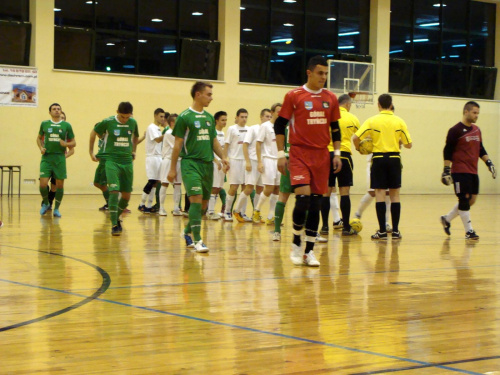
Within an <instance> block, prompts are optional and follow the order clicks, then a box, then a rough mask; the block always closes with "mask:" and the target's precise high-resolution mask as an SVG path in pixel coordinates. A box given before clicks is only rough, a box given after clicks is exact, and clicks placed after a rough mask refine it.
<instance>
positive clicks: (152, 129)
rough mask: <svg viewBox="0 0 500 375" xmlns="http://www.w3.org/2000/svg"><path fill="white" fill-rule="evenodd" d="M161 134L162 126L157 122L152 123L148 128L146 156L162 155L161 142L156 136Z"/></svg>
mask: <svg viewBox="0 0 500 375" xmlns="http://www.w3.org/2000/svg"><path fill="white" fill-rule="evenodd" d="M160 136H161V128H160V127H159V126H158V125H156V124H151V125H149V126H148V128H147V129H146V156H161V143H158V142H156V141H155V138H158V137H160Z"/></svg>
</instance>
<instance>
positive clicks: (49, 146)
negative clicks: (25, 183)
mask: <svg viewBox="0 0 500 375" xmlns="http://www.w3.org/2000/svg"><path fill="white" fill-rule="evenodd" d="M49 113H50V117H52V119H51V120H47V121H43V122H42V124H41V125H40V131H39V132H38V137H37V139H36V143H37V145H38V148H39V149H40V152H41V153H42V161H41V162H40V194H41V195H42V199H43V203H42V208H41V209H40V215H45V213H46V212H47V210H48V209H49V208H50V204H49V199H48V196H49V193H48V189H47V186H48V184H49V180H50V177H51V176H52V175H54V177H55V179H56V187H57V190H56V196H55V199H56V204H55V208H54V213H53V214H54V216H55V217H61V213H60V212H59V206H60V205H61V200H62V198H63V196H64V180H65V179H66V177H67V174H66V155H65V152H66V147H69V148H73V147H75V146H76V141H75V135H74V134H73V129H72V128H71V125H70V124H69V123H68V122H66V121H62V120H61V114H62V110H61V106H60V105H59V104H57V103H54V104H52V105H51V106H50V107H49Z"/></svg>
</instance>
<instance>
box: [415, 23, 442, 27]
mask: <svg viewBox="0 0 500 375" xmlns="http://www.w3.org/2000/svg"><path fill="white" fill-rule="evenodd" d="M439 25H440V23H439V22H430V23H421V24H420V25H418V26H421V27H432V26H439Z"/></svg>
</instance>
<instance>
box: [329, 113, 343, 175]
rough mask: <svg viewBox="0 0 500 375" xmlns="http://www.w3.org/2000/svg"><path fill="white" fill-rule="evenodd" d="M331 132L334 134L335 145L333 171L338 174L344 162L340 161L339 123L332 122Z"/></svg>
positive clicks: (333, 141)
mask: <svg viewBox="0 0 500 375" xmlns="http://www.w3.org/2000/svg"><path fill="white" fill-rule="evenodd" d="M330 131H331V132H332V143H333V171H334V172H335V173H338V172H340V170H341V169H342V162H341V160H340V140H341V133H340V126H339V122H338V121H332V122H330Z"/></svg>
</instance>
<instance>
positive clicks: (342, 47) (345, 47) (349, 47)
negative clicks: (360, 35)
mask: <svg viewBox="0 0 500 375" xmlns="http://www.w3.org/2000/svg"><path fill="white" fill-rule="evenodd" d="M354 48H356V47H354V46H339V49H354Z"/></svg>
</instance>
